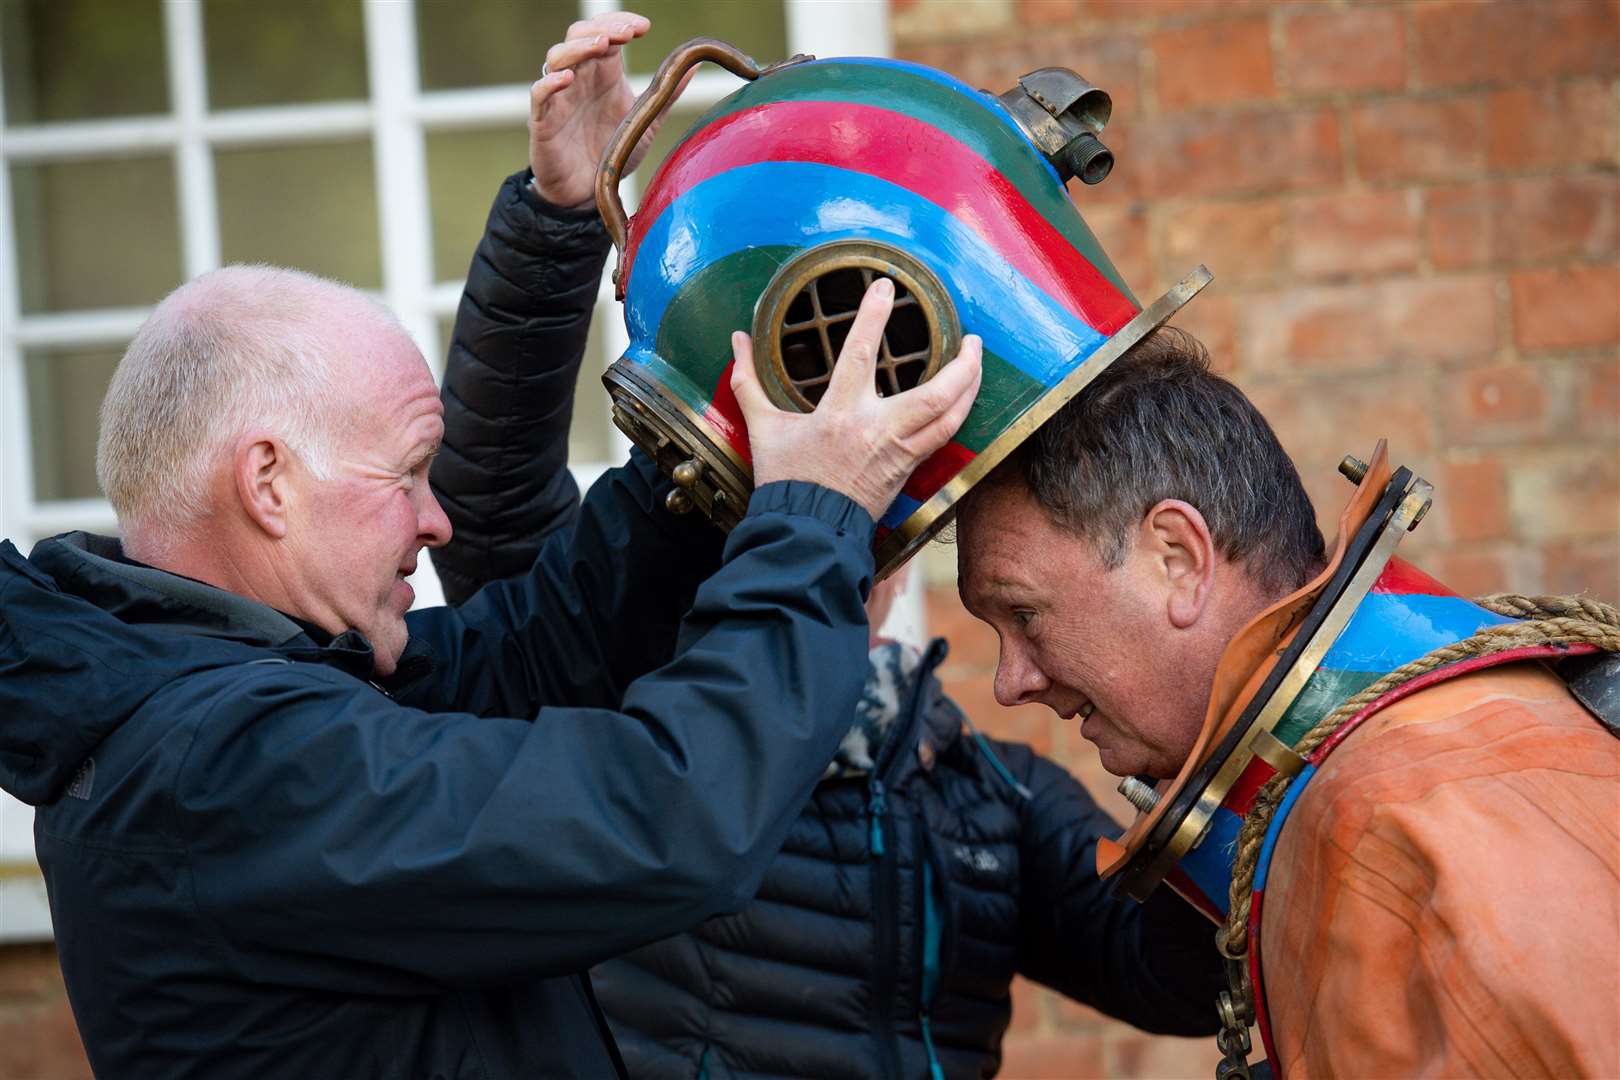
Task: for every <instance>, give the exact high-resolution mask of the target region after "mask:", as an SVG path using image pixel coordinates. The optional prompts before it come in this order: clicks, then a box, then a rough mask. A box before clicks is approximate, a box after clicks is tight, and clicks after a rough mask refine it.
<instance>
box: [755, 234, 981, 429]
mask: <svg viewBox="0 0 1620 1080" xmlns="http://www.w3.org/2000/svg"><path fill="white" fill-rule="evenodd" d="M879 277H886V278H888V279H889V280H890V281H892V282H893V283H894V309H893V311H892V312H891V313H890V315H889V321H888V323H887V324H886V325H885V327H884V330H883V338H882V340H881V342H880V343H879V345H878V356H877V363H876V369H875V371H874V378H875V382H876V384H877V385H876V389H877V392H878V393H879V394H881V395H884V396H888V395H890V394H898V393H900V392H901V391H904V390H909V389H911V388H912V387H914V386H916V385H917V384H919V383H922V382H926V381H927V380H928V379H929V378H931V377H932V376H933V374H934V372H936V371H938V370H939V367H940V365H942V364H943V363H945V361H947V360H948V359H950V358H951V356H952V355H953V354H954V352H955V350H956V348H957V347H958V346H959V344H960V331H959V330H958V329H957V325H956V313H955V311H954V310H953V309H952V305H951V302H950V297H949V294H948V293H946V292H945V289H944V287H943V286H941V285H940V284H939V280H938V279H937V278H935V277H934V275H933V274H932V273H931V272H929V271H928V270H927V269H926V268H925V267H923V266H922V265H921V264H920V263H918V262H917V261H916V260H915V259H914V258H912V257H911V256H910V255H908V254H907V253H905V252H903V251H900V250H898V249H896V248H893V247H891V246H889V245H887V244H879V243H876V242H873V241H854V242H852V241H835V242H833V243H830V244H825V245H822V246H821V247H818V248H812V249H810V250H809V251H807V252H805V253H804V254H803V255H801V256H799V258H797V259H795V260H793V261H791V262H789V263H788V264H787V265H785V266H783V267H782V268H781V270H779V271H778V272H777V275H776V277H775V278H773V279H772V281H771V283H770V285H769V286H767V287H766V291H765V295H764V296H762V297H761V299H760V303H759V306H758V308H757V309H756V314H755V325H754V340H755V342H756V346H757V345H758V344H764V345H765V346H766V353H765V356H766V357H768V362H767V363H762V364H760V375H761V379H762V382H763V383H764V385H765V389H766V391H767V393H769V394H770V395H771V397H772V399H773V400H775V401H776V402H777V404H778V405H781V406H783V407H790V408H797V409H800V410H805V411H807V410H810V409H814V408H815V407H816V406H817V405H818V404H820V402H821V398H822V395H824V394H825V393H826V392H827V386H828V384H829V383H830V382H831V381H832V373H833V368H834V367H836V366H837V364H838V353H839V351H840V350H841V349H842V348H843V347H844V341H845V339H846V338H848V337H849V330H850V327H851V326H852V325H854V322H855V313H856V311H857V310H858V309H859V308H860V306H861V298H862V297H863V296H865V295H866V290H867V288H868V286H870V285H871V284H872V282H873V281H875V280H876V279H877V278H879ZM764 358H765V357H760V358H759V359H764Z"/></svg>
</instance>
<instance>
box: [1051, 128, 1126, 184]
mask: <svg viewBox="0 0 1620 1080" xmlns="http://www.w3.org/2000/svg"><path fill="white" fill-rule="evenodd" d="M1059 158H1060V160H1061V161H1062V164H1063V165H1064V166H1065V167H1066V168H1067V169H1068V170H1069V171H1070V172H1071V173H1073V174H1074V175H1075V176H1078V177H1079V178H1080V182H1081V183H1083V184H1100V183H1102V182H1103V181H1104V180H1105V179H1107V178H1108V174H1109V173H1110V172H1111V171H1112V170H1113V168H1114V152H1113V151H1112V150H1110V149H1108V147H1106V146H1104V145H1103V144H1102V140H1101V139H1099V138H1097V136H1095V135H1093V134H1092V133H1091V132H1089V131H1086V132H1082V133H1080V134H1079V135H1077V136H1075V138H1074V140H1073V141H1072V142H1070V143H1069V145H1067V146H1065V147H1064V148H1063V150H1062V151H1061V152H1060V153H1059Z"/></svg>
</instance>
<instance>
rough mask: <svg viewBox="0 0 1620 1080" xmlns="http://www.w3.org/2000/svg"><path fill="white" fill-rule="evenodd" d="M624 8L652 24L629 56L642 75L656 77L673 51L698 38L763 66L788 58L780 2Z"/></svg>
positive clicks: (656, 0)
mask: <svg viewBox="0 0 1620 1080" xmlns="http://www.w3.org/2000/svg"><path fill="white" fill-rule="evenodd" d="M625 6H626V7H628V8H630V9H631V10H633V11H635V12H637V13H639V14H642V15H645V16H647V18H649V19H651V20H652V29H651V30H649V31H648V32H647V36H646V37H644V38H642V39H641V40H640V41H637V42H636V43H635V44H633V45H631V46H630V47H629V48H627V49H626V50H625V52H626V53H627V58H628V60H629V64H630V70H631V71H633V72H636V73H638V74H646V75H650V74H652V73H653V72H654V71H657V70H658V65H659V64H661V63H663V62H664V57H666V56H668V55H669V54H670V52H672V51H673V50H674V48H675V46H677V45H679V44H681V43H682V42H684V41H687V40H689V39H691V38H695V37H714V38H719V39H720V40H721V41H725V42H729V43H730V44H732V45H735V46H737V48H739V49H741V50H742V51H743V52H745V53H747V54H748V55H749V56H751V57H753V58H754V60H755V61H757V62H758V63H761V64H770V63H774V62H775V61H777V60H783V59H786V57H787V55H788V47H787V19H786V15H785V14H784V12H783V10H782V0H748V2H746V3H743V2H740V0H634V2H633V3H627V4H626V5H625Z"/></svg>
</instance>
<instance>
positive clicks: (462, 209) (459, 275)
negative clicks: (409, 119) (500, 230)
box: [427, 124, 529, 282]
mask: <svg viewBox="0 0 1620 1080" xmlns="http://www.w3.org/2000/svg"><path fill="white" fill-rule="evenodd" d="M528 160H529V131H528V128H527V127H525V126H524V125H522V124H507V125H506V126H504V127H500V128H492V129H490V130H486V131H430V132H428V134H427V165H428V199H429V202H430V204H431V206H432V212H433V279H434V280H435V281H458V282H459V281H465V280H466V279H467V264H468V263H469V262H470V261H471V260H472V253H473V249H474V248H476V247H477V246H478V238H479V237H480V236H482V235H483V233H484V221H485V219H486V218H487V217H488V216H489V206H490V203H492V202H493V201H494V200H495V193H496V192H497V191H499V190H500V186H501V181H502V180H504V179H506V178H507V177H508V176H510V175H512V174H513V173H515V172H517V171H518V170H519V169H521V168H523V167H524V166H525V165H526V164H528Z"/></svg>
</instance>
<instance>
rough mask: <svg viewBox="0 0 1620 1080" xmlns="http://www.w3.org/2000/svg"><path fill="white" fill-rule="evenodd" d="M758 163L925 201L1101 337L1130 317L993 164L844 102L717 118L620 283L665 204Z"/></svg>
mask: <svg viewBox="0 0 1620 1080" xmlns="http://www.w3.org/2000/svg"><path fill="white" fill-rule="evenodd" d="M920 147H927V148H928V152H927V153H920V152H919V151H918V148H920ZM765 161H796V162H807V163H811V164H819V165H832V166H836V167H838V168H844V169H849V170H851V171H854V172H861V173H865V174H866V175H868V176H872V177H876V178H877V179H879V180H884V181H887V182H889V183H892V184H895V185H898V186H900V187H903V188H905V189H906V190H908V191H911V192H913V193H914V194H916V195H918V196H919V197H921V198H924V199H927V200H929V201H930V202H932V203H934V204H935V205H937V206H939V207H941V208H942V209H944V210H945V211H946V212H947V213H950V214H951V215H953V216H954V217H956V218H957V219H958V220H959V221H961V222H962V223H963V224H965V225H967V226H968V227H969V228H971V229H973V231H974V232H976V233H978V234H979V235H980V236H981V237H983V238H984V240H985V242H986V243H988V244H989V245H990V246H991V247H992V248H993V249H994V250H995V251H996V252H997V253H998V254H1000V255H1001V257H1002V258H1004V259H1006V260H1007V262H1008V263H1009V264H1011V265H1012V266H1013V267H1014V268H1015V269H1016V270H1018V272H1019V273H1021V274H1023V275H1024V276H1025V277H1027V278H1028V279H1029V280H1030V281H1031V282H1033V283H1034V284H1035V285H1036V286H1037V287H1039V288H1040V289H1042V290H1043V291H1044V292H1046V293H1047V294H1048V295H1049V296H1051V297H1052V298H1053V299H1054V300H1056V301H1057V302H1058V303H1059V304H1060V305H1062V306H1063V307H1064V308H1065V309H1067V310H1068V311H1069V312H1070V313H1071V314H1073V315H1075V316H1076V317H1078V318H1080V319H1081V320H1083V321H1084V322H1085V323H1086V324H1087V325H1089V326H1091V327H1093V328H1094V329H1095V330H1097V331H1098V332H1099V333H1101V334H1105V335H1111V334H1113V333H1114V332H1115V331H1117V330H1118V329H1119V328H1120V327H1122V326H1124V325H1125V324H1126V323H1127V322H1129V321H1130V320H1131V318H1132V317H1133V316H1135V315H1136V308H1135V306H1134V305H1133V304H1132V303H1131V301H1130V300H1129V299H1128V298H1127V297H1126V296H1125V295H1124V294H1123V293H1121V292H1120V291H1119V290H1118V289H1116V288H1115V287H1114V286H1113V284H1112V283H1111V282H1109V280H1108V279H1107V278H1105V277H1104V276H1103V275H1102V272H1101V271H1099V270H1098V269H1097V268H1096V266H1094V265H1092V263H1091V261H1090V260H1089V259H1087V258H1086V257H1085V256H1084V255H1082V254H1081V253H1080V252H1079V251H1077V250H1076V249H1075V247H1074V245H1073V244H1071V243H1069V241H1068V240H1067V239H1066V238H1065V237H1064V236H1063V234H1061V233H1060V232H1058V231H1057V229H1055V228H1053V227H1052V224H1051V223H1050V222H1049V221H1047V220H1046V218H1044V217H1042V216H1041V215H1040V213H1038V212H1037V211H1036V210H1035V208H1034V207H1032V206H1031V205H1030V204H1029V201H1028V200H1027V199H1025V198H1024V196H1023V194H1022V193H1021V192H1020V191H1019V190H1018V188H1017V187H1015V186H1014V185H1013V183H1012V182H1011V181H1010V180H1008V179H1007V178H1006V177H1005V176H1004V175H1002V173H1001V172H1000V170H998V169H997V168H996V167H995V166H994V165H992V164H991V163H990V162H988V161H986V160H985V159H984V158H982V157H980V156H979V155H978V154H976V153H974V151H973V150H972V149H970V148H969V147H967V146H966V145H964V144H963V143H962V142H960V141H958V140H957V139H954V138H952V137H951V136H950V135H949V134H948V133H946V132H944V131H942V130H940V129H939V128H936V127H934V126H933V125H932V124H928V123H924V122H923V121H921V120H917V119H914V118H912V117H910V116H907V115H905V114H904V113H898V112H895V111H893V110H890V109H880V108H877V107H875V106H871V105H858V104H855V103H853V102H844V101H774V102H768V103H766V104H763V105H759V106H756V107H755V108H752V109H744V110H742V111H739V112H735V113H731V114H730V115H728V116H723V117H721V118H720V119H718V120H716V121H714V122H713V123H711V124H709V125H708V126H707V127H705V128H703V129H702V130H701V131H699V132H698V133H697V134H696V135H694V136H692V138H690V139H688V140H687V141H686V142H684V143H682V144H681V145H680V146H679V147H677V148H676V149H675V151H674V153H672V154H671V155H670V156H669V157H668V158H667V159H666V160H665V162H664V164H663V165H662V166H661V167H660V168H659V170H658V174H657V176H656V177H654V179H653V182H652V184H651V186H650V189H649V190H648V193H647V201H646V202H645V203H643V204H642V206H641V207H640V209H639V210H637V212H636V214H635V217H634V218H632V219H631V222H630V235H629V237H628V239H627V241H626V248H625V259H624V285H625V286H626V287H628V283H629V279H630V273H631V268H632V267H633V266H634V264H635V258H636V251H637V249H638V248H639V246H640V244H641V239H642V237H643V236H644V235H645V234H646V232H647V230H648V229H649V228H651V226H652V224H653V222H655V221H656V220H658V216H659V215H660V214H662V213H663V212H664V210H665V209H666V208H667V207H668V206H669V205H670V203H672V202H674V201H675V200H676V199H677V198H679V197H680V196H681V195H683V194H685V193H686V192H687V191H689V190H691V189H692V188H693V187H696V186H697V185H698V184H701V183H702V182H703V181H705V180H707V179H709V178H711V177H713V176H716V175H718V174H720V173H722V172H725V171H727V170H730V169H735V168H739V167H741V166H744V165H754V164H758V163H760V162H765ZM760 197H761V198H770V193H769V192H761V193H760Z"/></svg>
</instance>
